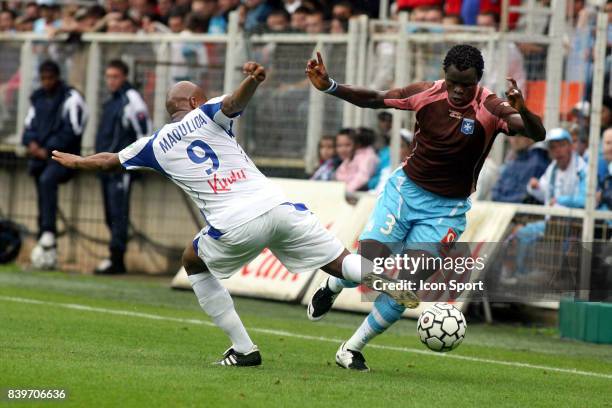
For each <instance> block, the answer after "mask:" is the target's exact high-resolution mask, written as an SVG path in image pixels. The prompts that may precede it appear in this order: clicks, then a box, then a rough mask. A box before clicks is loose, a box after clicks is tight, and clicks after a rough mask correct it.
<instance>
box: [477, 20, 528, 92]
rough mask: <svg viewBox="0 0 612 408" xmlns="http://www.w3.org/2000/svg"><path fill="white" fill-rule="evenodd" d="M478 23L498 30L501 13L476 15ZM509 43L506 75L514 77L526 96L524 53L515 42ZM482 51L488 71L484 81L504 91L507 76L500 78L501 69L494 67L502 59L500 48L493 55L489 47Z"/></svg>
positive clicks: (494, 89)
mask: <svg viewBox="0 0 612 408" xmlns="http://www.w3.org/2000/svg"><path fill="white" fill-rule="evenodd" d="M476 25H478V26H479V27H490V28H493V29H494V30H496V31H497V30H498V28H499V15H498V14H495V13H493V12H481V13H479V14H478V15H477V16H476ZM507 44H508V45H507V47H508V48H507V55H508V65H507V67H508V68H507V69H508V71H507V75H506V76H509V77H512V78H514V80H515V81H516V84H517V85H518V87H519V89H520V90H521V92H522V93H523V95H524V96H525V98H526V97H527V96H526V93H527V92H526V91H527V73H526V72H525V61H524V59H523V54H522V53H521V51H520V50H519V49H518V47H517V46H516V44H514V43H513V42H511V41H508V42H507ZM481 52H482V58H483V59H484V62H485V70H486V72H487V74H486V75H485V77H484V81H483V82H484V86H486V87H487V88H489V89H491V90H492V91H493V92H500V91H502V89H505V78H500V77H499V76H500V73H499V70H497V69H493V68H492V67H493V66H494V65H495V64H497V63H498V62H499V61H500V59H501V51H500V49H499V48H498V47H495V48H494V49H493V53H492V54H491V55H489V54H490V53H489V49H488V48H487V47H485V48H484V49H482V50H481Z"/></svg>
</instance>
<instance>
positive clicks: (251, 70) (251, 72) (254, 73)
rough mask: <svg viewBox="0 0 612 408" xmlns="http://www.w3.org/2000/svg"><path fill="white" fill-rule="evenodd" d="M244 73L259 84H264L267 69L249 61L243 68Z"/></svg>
mask: <svg viewBox="0 0 612 408" xmlns="http://www.w3.org/2000/svg"><path fill="white" fill-rule="evenodd" d="M242 73H243V74H245V75H247V76H249V77H251V78H252V79H254V80H255V81H257V82H263V81H264V80H265V79H266V69H265V68H264V67H263V66H262V65H259V64H258V63H256V62H253V61H249V62H247V63H245V64H244V65H243V66H242Z"/></svg>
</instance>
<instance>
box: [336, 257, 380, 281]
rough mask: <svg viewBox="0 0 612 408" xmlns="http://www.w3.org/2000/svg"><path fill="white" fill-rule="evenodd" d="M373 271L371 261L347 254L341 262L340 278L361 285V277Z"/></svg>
mask: <svg viewBox="0 0 612 408" xmlns="http://www.w3.org/2000/svg"><path fill="white" fill-rule="evenodd" d="M362 267H363V274H362ZM373 269H374V267H373V264H372V261H370V260H369V259H366V258H364V257H362V256H361V255H359V254H348V255H347V256H345V257H344V259H343V260H342V276H343V277H344V279H346V280H349V281H351V282H357V283H361V281H362V279H363V276H364V275H366V274H368V273H371V272H372V271H373Z"/></svg>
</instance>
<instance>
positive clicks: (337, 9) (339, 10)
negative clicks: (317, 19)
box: [331, 0, 354, 21]
mask: <svg viewBox="0 0 612 408" xmlns="http://www.w3.org/2000/svg"><path fill="white" fill-rule="evenodd" d="M331 14H332V17H333V18H337V19H339V20H346V21H348V19H350V18H351V17H353V14H354V10H353V5H352V4H351V2H350V1H346V0H343V1H338V2H337V3H336V4H334V6H333V7H332V13H331Z"/></svg>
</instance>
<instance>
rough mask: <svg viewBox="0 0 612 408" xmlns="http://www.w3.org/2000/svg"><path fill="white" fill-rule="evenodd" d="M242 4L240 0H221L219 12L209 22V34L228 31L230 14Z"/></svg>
mask: <svg viewBox="0 0 612 408" xmlns="http://www.w3.org/2000/svg"><path fill="white" fill-rule="evenodd" d="M238 6H240V0H219V3H218V7H217V12H216V14H215V15H214V16H212V18H211V19H210V22H209V23H208V33H209V34H223V33H226V32H227V23H228V21H229V14H230V13H231V12H232V11H234V10H235V9H237V8H238Z"/></svg>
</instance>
